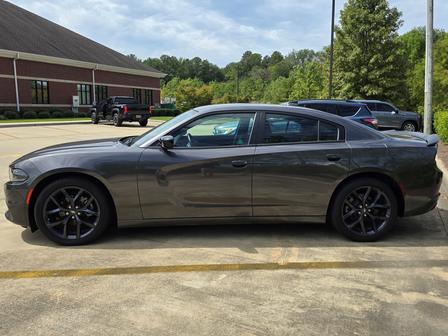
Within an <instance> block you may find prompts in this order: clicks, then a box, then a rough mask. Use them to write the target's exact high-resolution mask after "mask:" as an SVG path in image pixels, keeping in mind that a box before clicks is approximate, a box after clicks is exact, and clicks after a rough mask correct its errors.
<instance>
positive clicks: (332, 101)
mask: <svg viewBox="0 0 448 336" xmlns="http://www.w3.org/2000/svg"><path fill="white" fill-rule="evenodd" d="M293 102H294V103H297V104H331V105H353V104H357V105H364V103H362V102H360V101H354V100H342V99H309V100H296V101H293Z"/></svg>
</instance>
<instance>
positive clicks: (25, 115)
mask: <svg viewBox="0 0 448 336" xmlns="http://www.w3.org/2000/svg"><path fill="white" fill-rule="evenodd" d="M22 118H23V119H36V118H37V113H36V112H34V111H25V112H23V115H22Z"/></svg>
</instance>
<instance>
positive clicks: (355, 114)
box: [284, 99, 378, 129]
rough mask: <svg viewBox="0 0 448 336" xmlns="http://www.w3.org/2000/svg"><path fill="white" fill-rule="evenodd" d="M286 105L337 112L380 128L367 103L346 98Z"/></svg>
mask: <svg viewBox="0 0 448 336" xmlns="http://www.w3.org/2000/svg"><path fill="white" fill-rule="evenodd" d="M284 105H289V106H300V107H308V108H311V109H314V110H319V111H323V112H328V113H331V114H336V115H339V116H341V117H344V118H348V119H351V120H354V121H357V122H359V123H361V124H364V125H367V126H369V127H372V128H375V129H377V128H378V120H377V119H376V118H375V117H374V116H373V115H372V113H371V112H370V110H369V108H368V107H367V105H366V104H363V103H358V102H348V101H345V100H334V99H327V100H314V99H313V100H297V101H290V102H287V103H285V104H284Z"/></svg>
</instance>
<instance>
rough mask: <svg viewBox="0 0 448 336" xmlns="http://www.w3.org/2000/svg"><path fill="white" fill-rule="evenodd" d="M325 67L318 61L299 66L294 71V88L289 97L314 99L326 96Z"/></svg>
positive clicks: (293, 98)
mask: <svg viewBox="0 0 448 336" xmlns="http://www.w3.org/2000/svg"><path fill="white" fill-rule="evenodd" d="M324 77H325V69H324V67H323V64H322V63H320V62H317V61H312V62H308V63H306V64H305V65H304V66H298V67H296V69H295V70H294V71H293V73H292V78H291V80H292V90H291V93H290V95H289V99H291V100H296V99H314V98H323V97H325V79H324Z"/></svg>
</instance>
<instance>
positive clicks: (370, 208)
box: [330, 178, 397, 241]
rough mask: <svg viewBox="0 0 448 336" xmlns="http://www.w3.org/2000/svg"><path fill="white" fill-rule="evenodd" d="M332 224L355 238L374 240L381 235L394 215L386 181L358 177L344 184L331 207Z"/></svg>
mask: <svg viewBox="0 0 448 336" xmlns="http://www.w3.org/2000/svg"><path fill="white" fill-rule="evenodd" d="M330 215H331V221H332V223H333V225H334V227H335V228H336V229H337V230H338V231H339V232H341V233H342V234H344V235H345V236H346V237H348V238H350V239H352V240H355V241H375V240H378V239H380V238H381V237H383V236H384V235H385V234H386V233H387V232H389V230H390V229H391V228H392V226H393V225H394V223H395V221H396V219H397V200H396V196H395V194H394V192H393V191H392V189H391V188H390V187H389V186H388V185H387V184H385V183H383V182H381V181H379V180H376V179H372V178H360V179H357V180H353V181H351V182H349V183H347V184H346V185H344V186H343V187H342V188H341V189H340V190H339V191H338V193H337V195H336V196H335V199H334V202H333V206H332V208H331V213H330Z"/></svg>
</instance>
